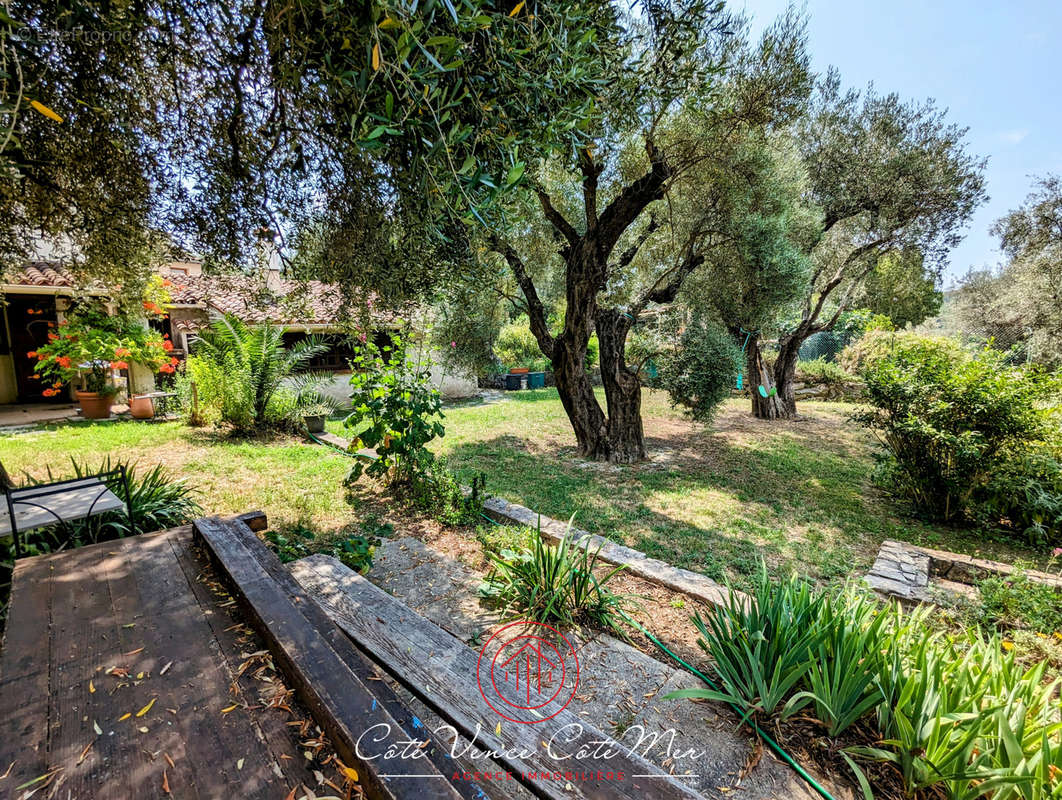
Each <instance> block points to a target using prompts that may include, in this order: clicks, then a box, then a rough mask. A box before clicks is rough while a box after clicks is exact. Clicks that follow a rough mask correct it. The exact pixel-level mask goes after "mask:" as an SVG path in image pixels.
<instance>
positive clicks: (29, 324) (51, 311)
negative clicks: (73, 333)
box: [7, 294, 70, 403]
mask: <svg viewBox="0 0 1062 800" xmlns="http://www.w3.org/2000/svg"><path fill="white" fill-rule="evenodd" d="M7 320H8V325H9V326H10V328H11V358H12V360H14V362H15V383H16V385H17V386H18V400H19V402H20V403H48V402H52V403H68V402H70V398H69V397H68V396H67V394H66V392H62V393H60V394H58V395H56V396H55V397H45V396H44V395H43V394H42V392H43V391H44V390H45V389H47V388H48V386H47V385H46V383H45V382H44V381H42V380H41V379H39V378H34V377H33V374H34V371H35V370H36V368H37V359H36V358H31V357H29V356H27V355H26V354H27V353H31V352H33V351H35V350H36V349H37V348H38V347H40V346H41V345H43V344H45V343H47V341H48V334H49V333H52V332H54V326H55V323H56V316H55V298H54V297H52V296H49V295H32V294H26V295H19V294H14V295H8V296H7Z"/></svg>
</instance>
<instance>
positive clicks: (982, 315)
mask: <svg viewBox="0 0 1062 800" xmlns="http://www.w3.org/2000/svg"><path fill="white" fill-rule="evenodd" d="M1060 217H1062V179H1060V178H1059V177H1058V176H1055V175H1050V176H1048V177H1046V178H1043V179H1038V180H1036V181H1035V183H1034V191H1033V192H1032V193H1031V194H1030V195H1029V197H1028V198H1026V200H1025V202H1024V203H1023V204H1022V205H1021V207H1019V208H1017V209H1015V210H1014V211H1011V212H1010V213H1008V214H1007V215H1006V216H1004V217H1003V218H1002V219H1000V220H998V221H997V222H996V223H995V225H994V226H993V228H992V232H993V233H994V234H996V235H997V236H999V239H1000V246H1001V249H1002V250H1003V253H1004V254H1005V255H1006V257H1007V263H1006V264H1005V265H1004V266H1003V267H1002V268H1001V269H1000V270H999V271H991V270H978V271H974V272H971V273H969V274H968V275H967V276H966V277H965V278H964V279H963V281H962V284H961V286H960V289H959V292H958V293H957V297H956V300H957V302H956V308H957V312H958V313H957V316H958V318H959V321H960V323H961V325H962V328H963V332H964V333H967V334H969V335H972V336H974V337H976V338H977V339H978V340H979V341H980V342H981V343H986V342H988V341H989V340H990V339H993V338H994V339H996V340H997V341H996V342H994V343H993V346H996V347H999V346H1000V343H1001V344H1002V347H1003V348H1008V347H1012V346H1017V347H1018V348H1020V350H1021V352H1022V353H1023V354H1028V357H1029V358H1031V359H1032V360H1033V361H1035V362H1037V363H1040V364H1043V365H1045V366H1048V367H1051V368H1056V367H1059V366H1062V304H1060V303H1059V302H1058V298H1057V296H1056V293H1057V287H1058V286H1059V285H1060V284H1062V258H1059V252H1060V248H1062V230H1060V228H1059V225H1058V221H1059V219H1060Z"/></svg>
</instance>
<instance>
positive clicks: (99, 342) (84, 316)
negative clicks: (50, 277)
mask: <svg viewBox="0 0 1062 800" xmlns="http://www.w3.org/2000/svg"><path fill="white" fill-rule="evenodd" d="M172 349H173V345H172V344H170V343H169V342H168V341H167V340H164V339H163V338H162V336H161V335H160V334H158V333H156V332H155V331H153V330H151V329H150V328H148V327H147V326H146V325H144V324H143V323H142V322H140V321H139V320H136V319H133V318H132V317H131V316H129V315H127V314H110V313H108V312H107V311H106V310H104V309H102V308H98V307H96V306H95V304H91V305H90V304H85V305H82V306H81V307H80V308H79V309H77V310H76V311H75V312H74V313H72V314H71V315H70V316H69V317H68V318H67V319H66V320H63V321H62V322H60V323H59V325H58V327H57V328H56V329H55V330H54V331H52V332H51V333H50V334H49V336H48V342H47V343H45V344H43V345H41V346H40V347H39V348H37V350H36V352H32V353H30V355H31V356H36V357H37V367H36V373H37V374H38V375H40V376H41V377H42V378H44V379H45V381H48V382H50V381H54V383H53V384H52V385H51V386H50V387H49V388H47V389H45V390H44V395H45V397H50V396H51V395H54V394H59V392H60V391H61V389H60V387H61V386H62V385H63V384H64V383H67V382H69V381H72V380H75V379H77V378H78V377H81V376H83V377H84V379H85V389H86V390H87V391H90V392H99V393H101V394H113V393H114V392H116V391H117V388H116V387H114V386H111V385H110V384H109V383H108V376H109V374H110V371H111V370H112V369H128V368H129V364H130V363H137V364H142V365H144V366H145V367H148V368H149V369H151V370H152V371H153V372H158V371H165V372H173V371H174V365H175V364H176V362H177V359H176V358H172V357H171V356H170V352H169V351H170V350H172ZM86 364H87V365H89V366H88V369H85V367H84V365H86Z"/></svg>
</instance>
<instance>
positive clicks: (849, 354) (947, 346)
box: [837, 329, 963, 375]
mask: <svg viewBox="0 0 1062 800" xmlns="http://www.w3.org/2000/svg"><path fill="white" fill-rule="evenodd" d="M925 347H936V348H937V349H939V350H946V351H947V352H949V353H952V354H954V356H955V357H956V358H957V357H959V356H960V355H961V354H962V352H963V349H962V346H961V345H960V344H959V342H958V341H957V340H955V339H951V338H948V337H944V336H926V335H925V334H920V333H897V332H894V331H889V330H885V329H880V330H872V331H868V332H867V333H866V334H865V335H864V336H863V337H861V338H860V339H859V340H858V341H856V342H854V343H852V344H850V345H848V347H846V348H845V349H844V350H843V351H842V352H841V355H840V356H839V357H838V359H837V363H838V364H840V366H841V368H842V369H843V370H844V371H845V372H847V373H849V374H850V375H859V374H861V373H862V372H863V371H864V370H865V369H867V368H868V367H870V366H871V364H873V363H876V362H878V361H880V360H882V359H883V358H889V357H891V356H893V355H896V354H903V353H906V352H908V351H911V350H915V349H918V348H925Z"/></svg>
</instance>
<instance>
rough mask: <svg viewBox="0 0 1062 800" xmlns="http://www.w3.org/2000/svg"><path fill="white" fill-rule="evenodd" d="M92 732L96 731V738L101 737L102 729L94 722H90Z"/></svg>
mask: <svg viewBox="0 0 1062 800" xmlns="http://www.w3.org/2000/svg"><path fill="white" fill-rule="evenodd" d="M92 730H94V731H96V735H97V736H103V729H102V728H101V727H100V724H99V723H98V722H96V720H92Z"/></svg>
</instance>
